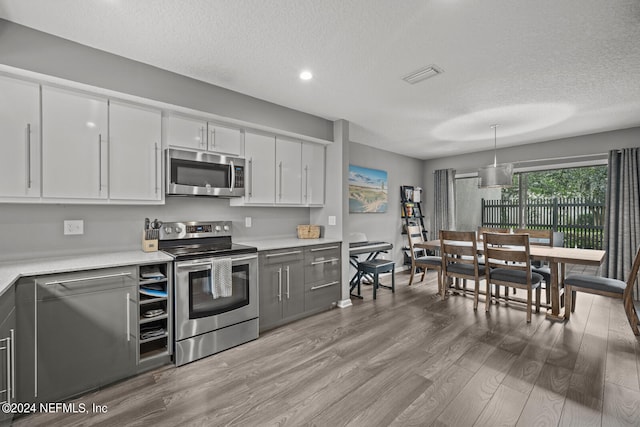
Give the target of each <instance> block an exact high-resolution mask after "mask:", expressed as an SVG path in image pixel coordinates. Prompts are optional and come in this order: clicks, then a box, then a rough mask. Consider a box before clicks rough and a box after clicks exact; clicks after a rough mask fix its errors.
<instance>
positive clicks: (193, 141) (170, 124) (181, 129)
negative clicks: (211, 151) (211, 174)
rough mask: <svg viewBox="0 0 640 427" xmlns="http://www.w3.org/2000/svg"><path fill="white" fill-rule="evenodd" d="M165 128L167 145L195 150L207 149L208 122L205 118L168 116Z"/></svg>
mask: <svg viewBox="0 0 640 427" xmlns="http://www.w3.org/2000/svg"><path fill="white" fill-rule="evenodd" d="M165 130H166V141H167V145H170V146H172V147H185V148H192V149H194V150H206V149H207V122H206V121H204V120H196V119H189V118H186V117H178V116H168V117H167V126H166V128H165Z"/></svg>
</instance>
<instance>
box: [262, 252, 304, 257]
mask: <svg viewBox="0 0 640 427" xmlns="http://www.w3.org/2000/svg"><path fill="white" fill-rule="evenodd" d="M301 252H302V251H291V252H280V253H278V254H268V255H267V258H273V257H277V256H285V255H295V254H299V253H301Z"/></svg>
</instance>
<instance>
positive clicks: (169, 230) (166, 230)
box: [164, 227, 177, 234]
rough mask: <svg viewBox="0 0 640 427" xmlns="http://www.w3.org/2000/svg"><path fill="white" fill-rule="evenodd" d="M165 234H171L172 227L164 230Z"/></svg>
mask: <svg viewBox="0 0 640 427" xmlns="http://www.w3.org/2000/svg"><path fill="white" fill-rule="evenodd" d="M176 231H177V230H176ZM164 232H165V233H167V234H171V227H165V228H164Z"/></svg>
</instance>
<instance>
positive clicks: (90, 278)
mask: <svg viewBox="0 0 640 427" xmlns="http://www.w3.org/2000/svg"><path fill="white" fill-rule="evenodd" d="M124 276H131V273H129V272H127V273H117V274H105V275H103V276H90V277H83V278H80V279H68V280H53V281H51V282H46V283H45V286H49V285H62V284H65V283H75V282H86V281H89V280H100V279H111V278H114V277H124Z"/></svg>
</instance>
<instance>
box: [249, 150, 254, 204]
mask: <svg viewBox="0 0 640 427" xmlns="http://www.w3.org/2000/svg"><path fill="white" fill-rule="evenodd" d="M249 173H250V174H251V175H250V176H249V198H251V197H252V196H253V157H250V158H249Z"/></svg>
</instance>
